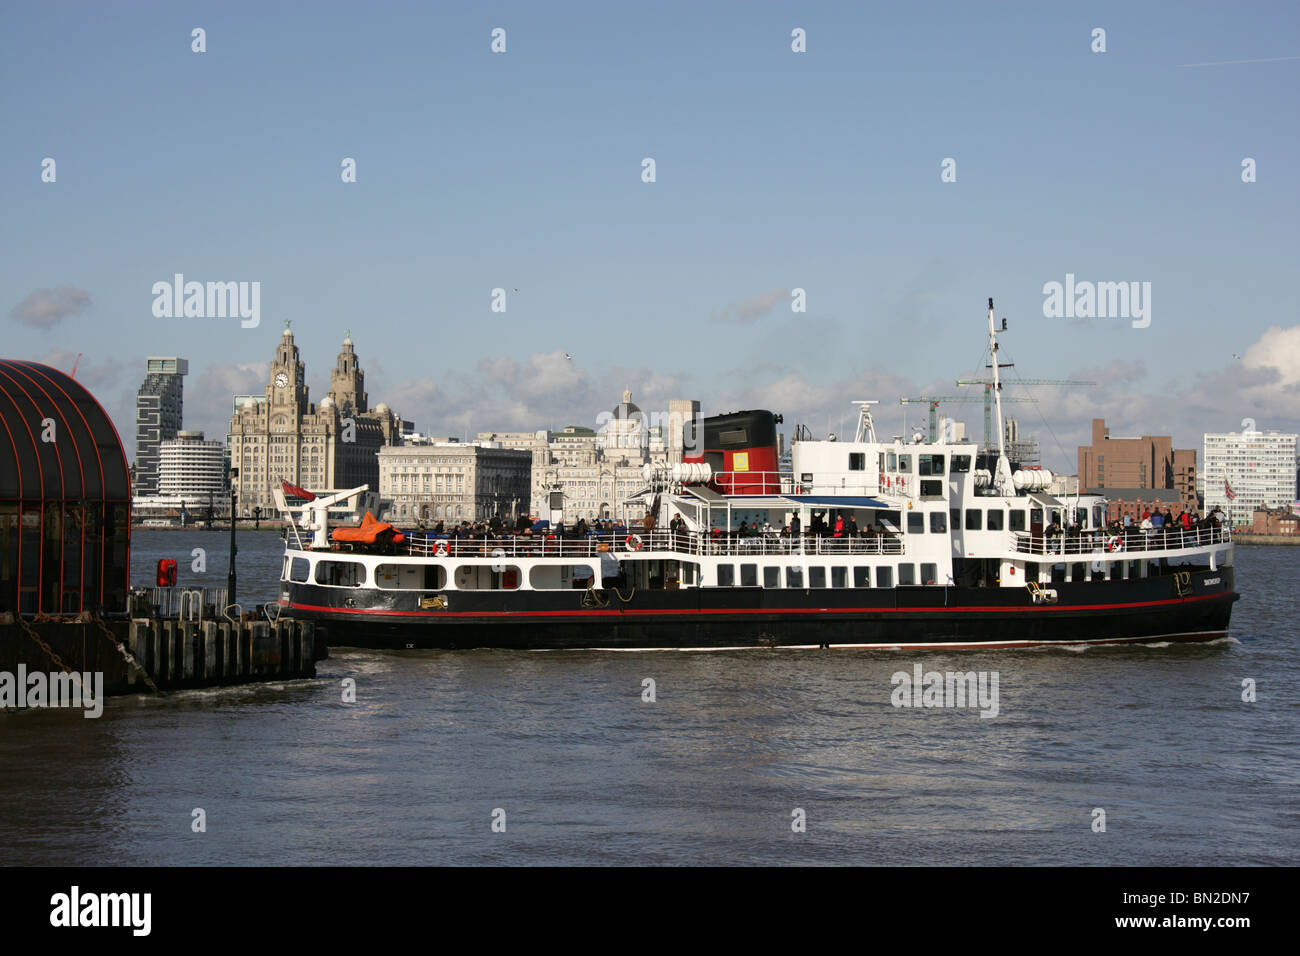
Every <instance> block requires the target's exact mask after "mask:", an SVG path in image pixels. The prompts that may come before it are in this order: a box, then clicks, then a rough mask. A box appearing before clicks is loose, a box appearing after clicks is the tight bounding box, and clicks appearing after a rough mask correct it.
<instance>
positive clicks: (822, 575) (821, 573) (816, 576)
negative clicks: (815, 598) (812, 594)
mask: <svg viewBox="0 0 1300 956" xmlns="http://www.w3.org/2000/svg"><path fill="white" fill-rule="evenodd" d="M808 586H809V587H810V588H824V587H826V569H825V568H809V569H808Z"/></svg>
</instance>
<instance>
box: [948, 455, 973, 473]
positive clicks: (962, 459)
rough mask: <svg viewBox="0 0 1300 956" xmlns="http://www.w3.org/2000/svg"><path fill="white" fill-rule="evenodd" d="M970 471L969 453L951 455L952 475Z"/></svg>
mask: <svg viewBox="0 0 1300 956" xmlns="http://www.w3.org/2000/svg"><path fill="white" fill-rule="evenodd" d="M968 471H970V455H953V456H952V473H953V474H954V475H960V474H965V473H966V472H968Z"/></svg>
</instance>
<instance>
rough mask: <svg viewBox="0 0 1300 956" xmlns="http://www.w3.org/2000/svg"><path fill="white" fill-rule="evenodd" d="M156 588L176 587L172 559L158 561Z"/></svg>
mask: <svg viewBox="0 0 1300 956" xmlns="http://www.w3.org/2000/svg"><path fill="white" fill-rule="evenodd" d="M158 587H160V588H174V587H176V561H175V560H174V559H172V558H159V560H158Z"/></svg>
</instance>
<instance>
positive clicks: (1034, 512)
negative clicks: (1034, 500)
mask: <svg viewBox="0 0 1300 956" xmlns="http://www.w3.org/2000/svg"><path fill="white" fill-rule="evenodd" d="M1042 523H1043V509H1042V508H1030V509H1029V524H1030V526H1031V527H1032V526H1033V525H1036V524H1039V525H1040V524H1042Z"/></svg>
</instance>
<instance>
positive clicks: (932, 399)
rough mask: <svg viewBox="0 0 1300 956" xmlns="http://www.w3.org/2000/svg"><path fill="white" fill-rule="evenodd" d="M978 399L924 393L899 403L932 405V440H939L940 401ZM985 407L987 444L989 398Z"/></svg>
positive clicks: (963, 402)
mask: <svg viewBox="0 0 1300 956" xmlns="http://www.w3.org/2000/svg"><path fill="white" fill-rule="evenodd" d="M978 401H981V399H978V398H972V397H971V396H970V395H922V396H921V397H920V398H900V399H899V400H898V404H900V405H917V404H920V403H922V402H924V403H926V404H928V405H929V406H930V441H937V440H938V435H939V421H938V415H939V403H940V402H944V403H945V404H950V405H970V404H974V403H975V402H978ZM1002 401H1004V402H1025V403H1032V402H1037V401H1038V399H1036V398H1004V399H1002ZM984 409H985V420H984V432H985V444H986V445H987V442H988V404H987V400H985V406H984Z"/></svg>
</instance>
